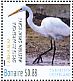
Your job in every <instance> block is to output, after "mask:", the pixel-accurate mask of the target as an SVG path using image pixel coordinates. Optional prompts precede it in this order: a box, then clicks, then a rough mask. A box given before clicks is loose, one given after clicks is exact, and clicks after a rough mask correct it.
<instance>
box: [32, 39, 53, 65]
mask: <svg viewBox="0 0 73 81" xmlns="http://www.w3.org/2000/svg"><path fill="white" fill-rule="evenodd" d="M50 42H51V47H50V49H49V50H47V51H46V52H44V53H42V54H40V55H39V56H38V57H37V58H36V59H35V60H34V61H33V64H34V63H35V62H36V61H37V63H39V61H40V60H41V62H43V60H42V55H45V54H46V53H47V52H49V51H51V50H52V49H53V46H52V38H51V41H50Z"/></svg>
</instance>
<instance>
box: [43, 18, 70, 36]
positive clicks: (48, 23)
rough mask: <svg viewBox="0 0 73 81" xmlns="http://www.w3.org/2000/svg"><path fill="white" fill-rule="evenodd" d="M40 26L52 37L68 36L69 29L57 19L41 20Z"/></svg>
mask: <svg viewBox="0 0 73 81" xmlns="http://www.w3.org/2000/svg"><path fill="white" fill-rule="evenodd" d="M42 25H44V27H45V28H44V29H45V31H46V32H47V33H51V34H53V35H62V36H68V35H69V34H70V28H69V27H68V25H66V24H65V23H64V22H63V21H61V20H60V19H59V18H53V17H50V18H49V17H48V18H46V19H44V20H43V22H42Z"/></svg>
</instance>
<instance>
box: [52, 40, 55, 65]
mask: <svg viewBox="0 0 73 81" xmlns="http://www.w3.org/2000/svg"><path fill="white" fill-rule="evenodd" d="M55 51H56V45H55V41H54V54H53V58H52V66H53V62H54V56H55Z"/></svg>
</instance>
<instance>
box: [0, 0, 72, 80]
mask: <svg viewBox="0 0 73 81" xmlns="http://www.w3.org/2000/svg"><path fill="white" fill-rule="evenodd" d="M4 2H25V3H26V4H33V3H34V4H40V3H41V4H46V2H50V3H49V4H55V3H56V4H59V3H62V2H63V3H64V4H66V3H67V4H70V5H71V6H70V8H71V12H70V21H71V22H72V23H70V25H71V32H70V45H71V46H70V54H71V56H70V57H71V60H70V66H72V79H73V54H72V53H73V49H72V47H73V43H72V42H73V37H72V36H73V15H72V14H73V1H71V0H25V1H24V0H18V1H16V0H1V81H24V80H25V81H71V80H72V79H65V80H64V79H63V80H62V79H61V80H56V79H55V80H54V79H48V80H43V79H34V80H33V79H31V80H29V79H28V80H27V79H24V80H23V79H19V80H18V79H13V80H12V79H7V80H5V79H4V78H3V65H4V62H3V3H4ZM29 2H30V3H29ZM39 2H40V3H39ZM43 2H44V3H43ZM65 2H66V3H65Z"/></svg>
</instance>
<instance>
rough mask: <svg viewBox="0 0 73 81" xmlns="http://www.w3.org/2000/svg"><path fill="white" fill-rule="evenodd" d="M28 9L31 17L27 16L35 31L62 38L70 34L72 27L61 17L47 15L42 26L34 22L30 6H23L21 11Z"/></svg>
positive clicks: (54, 37) (46, 35)
mask: <svg viewBox="0 0 73 81" xmlns="http://www.w3.org/2000/svg"><path fill="white" fill-rule="evenodd" d="M25 10H27V11H28V12H29V17H28V18H27V22H28V25H29V26H30V27H31V28H32V29H33V30H34V31H35V32H38V33H40V34H41V35H43V36H45V37H49V36H50V37H52V38H53V39H54V40H55V39H61V38H62V37H63V36H69V35H70V28H69V27H68V25H67V24H65V23H64V22H63V21H62V20H61V19H59V18H55V17H47V18H44V19H43V20H42V23H41V26H37V25H35V24H34V23H33V12H32V10H31V9H30V8H29V7H28V6H23V7H22V10H20V12H21V11H25Z"/></svg>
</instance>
